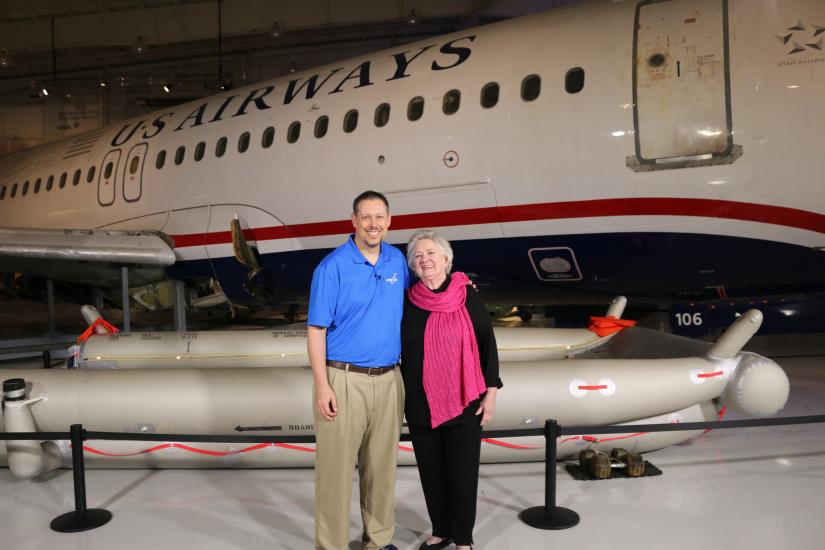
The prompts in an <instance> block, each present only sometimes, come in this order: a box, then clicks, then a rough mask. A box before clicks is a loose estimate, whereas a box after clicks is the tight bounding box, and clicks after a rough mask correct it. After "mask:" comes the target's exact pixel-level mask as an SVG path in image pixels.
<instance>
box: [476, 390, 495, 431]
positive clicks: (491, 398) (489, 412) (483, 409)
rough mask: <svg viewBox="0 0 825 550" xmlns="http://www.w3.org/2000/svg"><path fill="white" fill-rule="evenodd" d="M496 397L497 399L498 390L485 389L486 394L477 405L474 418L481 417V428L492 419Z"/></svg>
mask: <svg viewBox="0 0 825 550" xmlns="http://www.w3.org/2000/svg"><path fill="white" fill-rule="evenodd" d="M496 397H498V388H487V394H486V395H485V396H484V399H482V400H481V403H479V405H478V410H477V411H476V416H478V415H480V414H481V415H482V416H481V425H482V426H484V425H485V424H486V423H487V422H489V421H490V420H491V419H492V418H493V415H494V414H495V413H496ZM482 413H483V414H482Z"/></svg>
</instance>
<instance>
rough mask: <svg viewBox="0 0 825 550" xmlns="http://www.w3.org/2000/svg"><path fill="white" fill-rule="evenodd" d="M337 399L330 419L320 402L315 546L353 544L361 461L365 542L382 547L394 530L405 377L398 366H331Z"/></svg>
mask: <svg viewBox="0 0 825 550" xmlns="http://www.w3.org/2000/svg"><path fill="white" fill-rule="evenodd" d="M327 377H328V379H329V384H330V386H331V387H332V390H333V391H334V392H335V398H336V400H337V401H338V415H337V416H336V418H335V421H334V422H329V421H327V420H326V419H324V417H323V416H321V413H320V412H318V410H317V409H316V408H315V406H314V403H313V411H314V417H315V436H316V438H317V451H318V452H317V455H316V457H315V548H316V549H319V550H346V549H347V548H348V545H349V524H350V500H351V498H352V471H353V469H354V468H355V465H356V463H357V465H358V475H359V478H360V490H361V518H362V520H363V523H364V533H365V534H366V535H367V538H368V539H369V540H368V541H367V542H365V548H369V549H375V548H383V547H384V546H386V545H388V544H390V543H391V542H392V537H393V533H394V532H395V509H394V499H395V468H396V461H397V458H398V438H399V435H400V432H401V418H402V416H403V412H404V383H403V382H402V381H401V374H400V372H399V370H398V369H397V368H396V369H395V370H394V371H393V372H389V373H386V374H382V375H380V376H369V375H367V374H362V373H355V372H348V371H344V370H340V369H334V368H332V367H327Z"/></svg>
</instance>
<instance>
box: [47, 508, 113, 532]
mask: <svg viewBox="0 0 825 550" xmlns="http://www.w3.org/2000/svg"><path fill="white" fill-rule="evenodd" d="M110 519H112V513H111V512H110V511H109V510H103V509H102V508H92V509H90V510H86V515H85V516H82V517H81V516H78V515H77V512H66V513H65V514H63V515H61V516H58V517H56V518H54V519H53V520H52V523H51V526H52V530H53V531H57V532H58V533H79V532H81V531H89V530H91V529H97V528H98V527H100V526H101V525H105V524H106V523H108V522H109V520H110Z"/></svg>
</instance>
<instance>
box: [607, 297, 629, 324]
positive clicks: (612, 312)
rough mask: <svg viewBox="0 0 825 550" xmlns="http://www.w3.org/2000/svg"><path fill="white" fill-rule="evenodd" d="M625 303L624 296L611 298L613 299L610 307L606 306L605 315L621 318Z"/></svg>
mask: <svg viewBox="0 0 825 550" xmlns="http://www.w3.org/2000/svg"><path fill="white" fill-rule="evenodd" d="M626 305H627V298H625V297H624V296H616V297H615V298H613V301H612V302H610V307H608V308H607V313H606V314H605V317H615V318H616V319H621V318H622V314H623V313H624V308H625V306H626Z"/></svg>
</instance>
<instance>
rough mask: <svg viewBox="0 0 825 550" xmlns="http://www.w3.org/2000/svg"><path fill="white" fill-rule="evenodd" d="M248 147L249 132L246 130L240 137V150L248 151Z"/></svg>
mask: <svg viewBox="0 0 825 550" xmlns="http://www.w3.org/2000/svg"><path fill="white" fill-rule="evenodd" d="M247 149H249V132H244V133H243V134H241V137H239V138H238V152H239V153H246V150H247Z"/></svg>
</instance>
